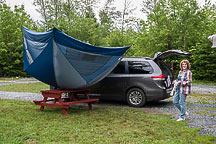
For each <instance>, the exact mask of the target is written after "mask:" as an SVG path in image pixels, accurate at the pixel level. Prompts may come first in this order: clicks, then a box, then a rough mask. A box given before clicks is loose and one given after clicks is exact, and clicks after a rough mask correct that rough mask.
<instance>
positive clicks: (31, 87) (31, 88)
mask: <svg viewBox="0 0 216 144" xmlns="http://www.w3.org/2000/svg"><path fill="white" fill-rule="evenodd" d="M41 90H49V85H47V84H45V83H42V82H35V83H27V84H10V85H0V91H8V92H31V93H40V91H41Z"/></svg>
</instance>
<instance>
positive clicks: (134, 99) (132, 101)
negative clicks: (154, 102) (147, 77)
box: [126, 88, 146, 107]
mask: <svg viewBox="0 0 216 144" xmlns="http://www.w3.org/2000/svg"><path fill="white" fill-rule="evenodd" d="M126 100H127V103H128V105H129V106H132V107H142V106H143V105H145V103H146V97H145V94H144V92H143V91H142V90H141V89H139V88H132V89H130V90H129V91H128V92H127V95H126Z"/></svg>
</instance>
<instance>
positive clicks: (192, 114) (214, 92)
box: [0, 80, 216, 137]
mask: <svg viewBox="0 0 216 144" xmlns="http://www.w3.org/2000/svg"><path fill="white" fill-rule="evenodd" d="M23 82H24V83H25V81H22V80H21V81H19V82H18V83H23ZM9 83H10V84H11V82H9ZM1 84H5V83H3V82H2V83H1V82H0V85H1ZM192 90H193V92H194V93H200V94H203V95H205V94H206V95H211V96H212V97H216V86H211V85H198V84H193V89H192ZM42 98H43V97H42V95H41V94H36V93H25V92H2V91H0V99H17V100H27V101H33V100H41V99H42ZM94 106H117V107H128V106H127V105H126V104H125V103H120V102H107V101H100V102H99V103H98V104H96V105H94ZM139 109H140V110H144V111H146V112H149V113H166V114H172V116H173V120H175V119H177V118H178V116H179V111H178V110H177V108H175V106H174V105H173V103H172V99H171V98H170V99H166V100H163V101H159V102H152V103H148V104H146V105H145V106H144V107H143V108H139ZM187 111H188V113H189V116H188V117H186V121H187V122H188V127H189V128H200V131H199V133H200V134H202V135H213V136H215V137H216V102H215V101H208V102H207V103H206V102H205V103H202V102H201V101H196V100H194V99H188V100H187Z"/></svg>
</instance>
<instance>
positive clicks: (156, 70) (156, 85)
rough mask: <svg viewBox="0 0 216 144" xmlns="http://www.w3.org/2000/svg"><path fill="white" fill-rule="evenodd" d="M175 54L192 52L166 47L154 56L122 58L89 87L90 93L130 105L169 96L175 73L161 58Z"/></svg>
mask: <svg viewBox="0 0 216 144" xmlns="http://www.w3.org/2000/svg"><path fill="white" fill-rule="evenodd" d="M174 54H175V55H181V56H190V55H191V54H190V53H188V52H185V51H182V50H168V51H165V52H157V53H156V54H155V55H154V57H123V58H122V59H121V61H120V62H119V64H118V65H117V66H116V67H115V69H114V70H113V71H112V72H111V73H110V74H109V75H108V76H107V77H105V78H104V79H103V80H101V81H100V82H99V83H97V84H95V85H94V86H92V87H90V88H91V96H99V98H100V99H103V100H115V101H116V100H117V101H125V102H127V104H128V105H129V106H133V107H142V106H143V105H145V103H146V102H148V101H159V100H163V99H166V98H169V97H170V92H171V90H172V81H173V79H174V76H173V72H172V70H171V69H170V67H169V66H168V65H167V64H166V63H165V62H164V59H165V58H167V57H168V56H170V55H174Z"/></svg>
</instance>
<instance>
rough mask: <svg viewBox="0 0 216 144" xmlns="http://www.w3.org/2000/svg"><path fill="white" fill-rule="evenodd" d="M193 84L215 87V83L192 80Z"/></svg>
mask: <svg viewBox="0 0 216 144" xmlns="http://www.w3.org/2000/svg"><path fill="white" fill-rule="evenodd" d="M192 83H193V84H202V85H216V82H215V81H204V80H193V82H192Z"/></svg>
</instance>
